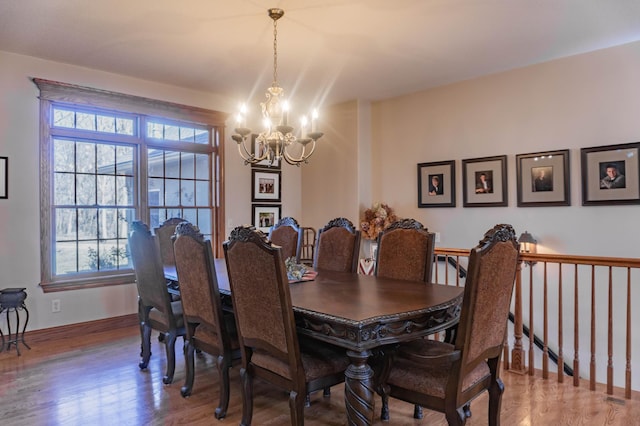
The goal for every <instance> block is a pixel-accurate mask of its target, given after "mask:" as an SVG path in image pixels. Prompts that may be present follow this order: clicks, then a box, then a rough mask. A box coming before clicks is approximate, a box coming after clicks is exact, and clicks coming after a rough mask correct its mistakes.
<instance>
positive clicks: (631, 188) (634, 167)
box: [580, 142, 640, 206]
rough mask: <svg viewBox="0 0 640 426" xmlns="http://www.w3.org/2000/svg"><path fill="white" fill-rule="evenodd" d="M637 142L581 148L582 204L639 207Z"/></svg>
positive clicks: (639, 183) (639, 189) (638, 148)
mask: <svg viewBox="0 0 640 426" xmlns="http://www.w3.org/2000/svg"><path fill="white" fill-rule="evenodd" d="M639 151H640V142H634V143H628V144H621V145H608V146H599V147H593V148H582V149H581V150H580V159H581V163H582V205H583V206H597V205H613V204H640V178H639V175H640V174H639V172H638V169H639V160H638V155H639V154H640V152H639Z"/></svg>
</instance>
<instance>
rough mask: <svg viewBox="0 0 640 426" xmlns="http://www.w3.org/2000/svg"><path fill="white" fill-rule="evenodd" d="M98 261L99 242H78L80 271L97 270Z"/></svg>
mask: <svg viewBox="0 0 640 426" xmlns="http://www.w3.org/2000/svg"><path fill="white" fill-rule="evenodd" d="M98 261H99V258H98V242H97V241H80V242H79V243H78V271H97V270H98Z"/></svg>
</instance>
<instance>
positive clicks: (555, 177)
mask: <svg viewBox="0 0 640 426" xmlns="http://www.w3.org/2000/svg"><path fill="white" fill-rule="evenodd" d="M569 176H571V175H570V173H569V150H568V149H564V150H559V151H548V152H538V153H535V154H518V155H516V177H517V181H518V207H545V206H570V205H571V185H570V184H569Z"/></svg>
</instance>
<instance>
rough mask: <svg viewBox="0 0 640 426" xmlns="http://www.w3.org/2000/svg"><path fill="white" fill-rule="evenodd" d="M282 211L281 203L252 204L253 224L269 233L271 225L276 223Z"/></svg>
mask: <svg viewBox="0 0 640 426" xmlns="http://www.w3.org/2000/svg"><path fill="white" fill-rule="evenodd" d="M281 213H282V206H281V205H279V204H278V205H272V204H253V226H255V227H256V229H259V230H260V231H262V232H264V233H265V234H269V232H270V229H271V227H272V226H273V225H274V224H276V223H278V221H279V220H280V214H281Z"/></svg>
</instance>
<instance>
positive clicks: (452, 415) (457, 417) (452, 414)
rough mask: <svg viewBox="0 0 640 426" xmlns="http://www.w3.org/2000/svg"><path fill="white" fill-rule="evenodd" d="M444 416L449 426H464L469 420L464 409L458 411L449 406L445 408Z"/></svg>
mask: <svg viewBox="0 0 640 426" xmlns="http://www.w3.org/2000/svg"><path fill="white" fill-rule="evenodd" d="M444 415H445V417H446V418H447V423H448V424H449V426H464V424H465V423H467V419H466V416H465V414H464V411H463V410H462V408H460V409H457V408H456V407H454V406H451V405H447V406H446V407H445V411H444Z"/></svg>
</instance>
